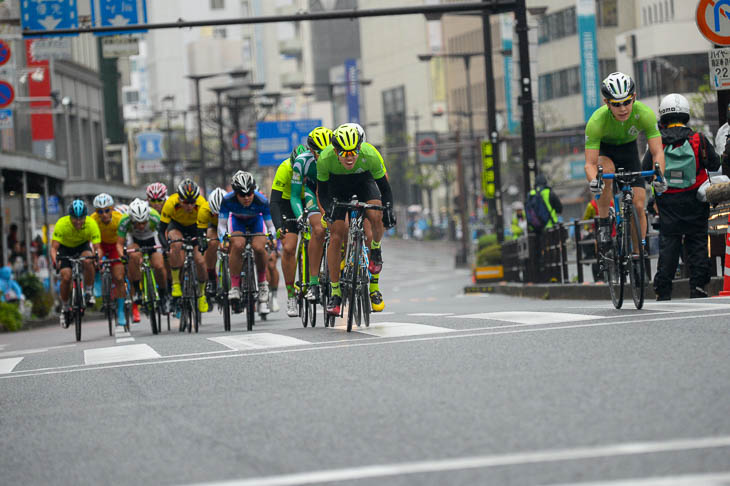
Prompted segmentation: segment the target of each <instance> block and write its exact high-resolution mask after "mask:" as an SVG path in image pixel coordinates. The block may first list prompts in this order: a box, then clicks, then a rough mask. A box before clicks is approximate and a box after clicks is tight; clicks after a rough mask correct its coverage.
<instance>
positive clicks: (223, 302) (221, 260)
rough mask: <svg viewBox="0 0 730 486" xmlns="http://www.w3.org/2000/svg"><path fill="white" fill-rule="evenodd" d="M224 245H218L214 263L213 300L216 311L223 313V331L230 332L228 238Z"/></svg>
mask: <svg viewBox="0 0 730 486" xmlns="http://www.w3.org/2000/svg"><path fill="white" fill-rule="evenodd" d="M224 243H225V245H218V250H217V251H216V255H217V259H216V262H215V269H216V275H218V285H217V286H216V287H217V288H216V295H215V300H216V304H217V305H218V309H219V310H220V311H221V312H222V313H223V330H224V331H226V332H229V331H230V330H231V304H230V302H229V301H228V291H229V290H230V289H231V273H230V272H231V268H230V266H229V263H228V238H226V239H225V240H224Z"/></svg>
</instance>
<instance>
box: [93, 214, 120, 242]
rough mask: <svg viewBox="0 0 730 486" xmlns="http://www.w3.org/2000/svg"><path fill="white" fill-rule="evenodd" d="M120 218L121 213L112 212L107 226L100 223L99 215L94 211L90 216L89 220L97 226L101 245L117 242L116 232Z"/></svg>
mask: <svg viewBox="0 0 730 486" xmlns="http://www.w3.org/2000/svg"><path fill="white" fill-rule="evenodd" d="M122 216H124V215H123V214H122V213H120V212H118V211H112V219H111V220H110V221H109V222H108V223H107V224H104V223H103V222H102V221H101V216H100V215H99V213H97V212H96V211H94V214H92V215H91V219H93V220H94V221H95V222H96V224H97V225H98V226H99V231H100V232H101V242H102V243H107V244H112V243H116V242H117V230H118V229H119V222H120V221H121V220H122Z"/></svg>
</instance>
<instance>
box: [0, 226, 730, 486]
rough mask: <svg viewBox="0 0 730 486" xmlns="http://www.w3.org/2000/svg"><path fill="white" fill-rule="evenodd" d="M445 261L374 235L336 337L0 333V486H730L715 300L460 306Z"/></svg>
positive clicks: (424, 248) (726, 393)
mask: <svg viewBox="0 0 730 486" xmlns="http://www.w3.org/2000/svg"><path fill="white" fill-rule="evenodd" d="M453 251H454V250H453V249H452V248H450V247H449V246H447V245H444V244H441V243H431V244H429V243H417V242H395V241H387V242H386V243H385V244H384V260H385V266H384V271H383V274H382V278H381V282H382V284H381V285H382V289H383V291H384V295H385V300H386V309H385V312H384V313H381V314H379V315H376V316H374V318H373V323H372V324H371V326H370V327H369V328H360V329H357V330H356V331H355V332H353V333H350V334H348V333H346V332H345V331H344V329H343V328H342V327H341V325H340V327H337V328H335V329H325V328H323V327H322V326H321V324H319V325H318V326H317V327H316V328H314V329H311V328H307V329H304V328H302V326H301V324H300V322H299V320H298V319H289V318H287V317H286V315H285V314H284V310H283V309H282V310H281V311H279V313H278V314H271V315H270V318H269V320H268V321H267V322H265V323H257V325H256V329H255V331H254V332H253V333H247V332H246V331H245V326H244V324H243V318H242V317H241V316H236V319H235V320H234V325H233V331H232V332H230V333H224V332H223V325H222V319H221V317H220V315H219V314H218V313H217V311H214V312H212V313H209V314H207V315H206V316H205V322H204V325H203V326H202V328H201V331H200V333H199V334H197V335H195V334H192V335H189V334H180V333H178V332H176V331H174V332H167V331H165V332H163V334H161V335H158V336H153V335H151V332H150V329H149V326H148V325H147V323H146V321H145V319H144V318H143V321H142V323H141V324H138V325H135V326H133V327H132V331H131V336H129V337H127V338H124V337H123V338H116V337H109V336H108V333H107V330H106V324H105V323H103V322H85V323H84V339H83V342H81V343H76V342H75V340H74V336H73V330H72V329H68V330H62V329H61V328H60V327H59V326H53V327H48V328H43V329H37V330H33V331H27V332H21V333H17V334H3V335H0V447H1V449H0V450H1V451H2V454H0V471H1V472H2V473H1V476H0V477H2V479H1V480H0V482H1V483H2V484H59V485H66V484H68V485H78V484H118V485H126V484H193V483H208V484H210V483H212V484H243V485H246V484H269V485H274V484H276V485H279V484H281V485H284V484H287V485H298V484H357V485H364V484H368V485H370V484H373V485H374V484H395V485H405V484H409V485H410V484H417V485H422V484H428V485H442V484H449V485H456V484H465V485H466V484H514V485H525V484H576V483H579V484H612V485H614V484H667V485H678V484H730V419H728V417H730V385H729V384H730V367H728V364H729V362H730V360H729V358H730V300H728V299H717V298H716V299H706V300H702V301H699V300H693V301H689V300H684V301H682V300H673V301H671V302H669V303H661V305H659V304H658V303H653V302H649V303H647V305H646V307H645V309H644V310H642V311H637V310H635V309H633V306H632V305H631V304H630V303H629V304H627V305H626V306H625V307H626V308H625V309H622V310H615V309H613V307H612V306H611V304H610V302H607V301H606V302H604V301H600V302H599V301H537V300H528V299H518V298H512V297H505V296H499V295H491V294H490V295H474V296H471V295H470V296H465V295H463V294H462V293H461V289H462V288H463V286H464V285H465V284H466V283H468V279H469V276H468V274H467V272H466V271H465V270H457V271H455V270H454V269H453V265H452V264H453ZM279 299H280V303H281V304H282V307H283V304H284V302H283V296H279ZM174 328H175V324H174V323H173V329H174Z"/></svg>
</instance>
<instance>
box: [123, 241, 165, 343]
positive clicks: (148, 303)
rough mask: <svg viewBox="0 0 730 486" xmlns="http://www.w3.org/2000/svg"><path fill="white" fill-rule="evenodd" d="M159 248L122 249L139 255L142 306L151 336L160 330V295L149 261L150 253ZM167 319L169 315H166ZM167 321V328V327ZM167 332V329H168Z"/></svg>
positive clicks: (126, 252)
mask: <svg viewBox="0 0 730 486" xmlns="http://www.w3.org/2000/svg"><path fill="white" fill-rule="evenodd" d="M159 248H161V247H160V246H159V245H155V246H146V247H140V248H133V249H131V250H127V249H126V248H125V249H124V253H125V254H128V253H141V254H142V262H141V266H140V269H141V274H142V289H141V290H142V305H143V306H144V308H145V309H146V310H147V315H148V317H149V319H150V326H151V327H152V334H157V333H158V332H159V331H161V330H162V322H161V317H162V314H161V312H160V305H161V304H160V295H159V293H158V291H157V281H156V280H155V272H154V269H153V268H152V262H151V260H150V251H156V250H158V249H159ZM168 317H169V314H168ZM169 324H170V323H169V320H168V326H169ZM168 330H169V327H168Z"/></svg>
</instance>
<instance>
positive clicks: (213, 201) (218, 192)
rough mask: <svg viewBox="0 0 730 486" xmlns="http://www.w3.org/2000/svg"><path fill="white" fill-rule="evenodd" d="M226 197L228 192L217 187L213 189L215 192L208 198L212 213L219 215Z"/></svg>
mask: <svg viewBox="0 0 730 486" xmlns="http://www.w3.org/2000/svg"><path fill="white" fill-rule="evenodd" d="M225 195H226V191H224V190H223V189H221V188H220V187H216V188H215V189H213V192H211V193H210V196H209V197H208V206H210V212H211V213H213V214H218V213H219V212H220V210H221V203H222V202H223V196H225Z"/></svg>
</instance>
